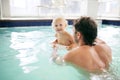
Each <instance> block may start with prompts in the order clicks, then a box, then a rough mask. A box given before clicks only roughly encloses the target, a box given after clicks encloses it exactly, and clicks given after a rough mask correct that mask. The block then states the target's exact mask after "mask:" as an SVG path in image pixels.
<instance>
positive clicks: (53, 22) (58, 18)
mask: <svg viewBox="0 0 120 80" xmlns="http://www.w3.org/2000/svg"><path fill="white" fill-rule="evenodd" d="M58 20H63V21H64V22H65V25H66V26H67V25H68V21H67V20H66V19H65V18H63V17H57V18H55V19H53V21H52V27H54V24H55V22H56V21H58Z"/></svg>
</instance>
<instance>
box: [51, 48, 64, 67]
mask: <svg viewBox="0 0 120 80" xmlns="http://www.w3.org/2000/svg"><path fill="white" fill-rule="evenodd" d="M51 60H52V61H53V62H55V63H56V64H59V65H63V64H65V62H64V59H63V57H62V56H60V55H58V54H57V48H53V53H52V56H51Z"/></svg>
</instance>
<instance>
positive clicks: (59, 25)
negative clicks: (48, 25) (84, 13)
mask: <svg viewBox="0 0 120 80" xmlns="http://www.w3.org/2000/svg"><path fill="white" fill-rule="evenodd" d="M65 28H66V24H65V22H64V21H63V20H57V21H55V23H54V29H55V31H56V32H62V31H64V30H65Z"/></svg>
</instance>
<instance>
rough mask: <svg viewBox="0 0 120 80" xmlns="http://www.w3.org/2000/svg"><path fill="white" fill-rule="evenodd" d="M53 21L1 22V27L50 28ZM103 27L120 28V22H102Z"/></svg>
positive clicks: (70, 22) (69, 21)
mask: <svg viewBox="0 0 120 80" xmlns="http://www.w3.org/2000/svg"><path fill="white" fill-rule="evenodd" d="M73 20H74V19H68V24H69V25H72V24H73ZM51 23H52V20H51V19H49V20H0V27H17V26H21V27H22V26H50V25H51ZM101 23H102V24H103V25H116V26H120V20H101Z"/></svg>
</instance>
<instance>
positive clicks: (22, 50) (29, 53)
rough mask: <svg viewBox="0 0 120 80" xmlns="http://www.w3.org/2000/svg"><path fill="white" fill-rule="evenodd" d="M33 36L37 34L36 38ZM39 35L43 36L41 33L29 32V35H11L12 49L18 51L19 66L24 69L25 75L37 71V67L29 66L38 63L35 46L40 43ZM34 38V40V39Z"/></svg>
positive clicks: (14, 33)
mask: <svg viewBox="0 0 120 80" xmlns="http://www.w3.org/2000/svg"><path fill="white" fill-rule="evenodd" d="M33 34H37V35H36V36H35V35H33ZM39 35H43V33H41V32H36V31H33V32H28V33H17V32H12V33H11V43H12V44H11V48H13V49H15V50H17V51H18V52H19V54H17V55H16V58H17V59H19V60H20V64H19V66H21V67H22V69H23V71H24V73H29V72H31V71H33V70H34V69H37V68H38V67H37V66H34V65H32V66H29V64H32V63H36V62H38V58H37V51H38V50H35V48H34V47H35V46H36V44H37V43H38V39H39V38H40V36H39ZM33 37H34V38H33Z"/></svg>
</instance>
